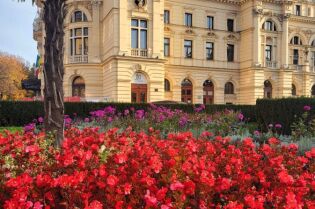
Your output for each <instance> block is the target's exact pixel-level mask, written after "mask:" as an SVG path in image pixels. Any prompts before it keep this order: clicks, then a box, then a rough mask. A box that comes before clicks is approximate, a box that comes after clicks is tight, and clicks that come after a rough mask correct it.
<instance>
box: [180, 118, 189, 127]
mask: <svg viewBox="0 0 315 209" xmlns="http://www.w3.org/2000/svg"><path fill="white" fill-rule="evenodd" d="M187 123H188V118H187V117H186V116H182V117H181V118H180V119H179V125H180V126H181V127H183V126H185V125H186V124H187Z"/></svg>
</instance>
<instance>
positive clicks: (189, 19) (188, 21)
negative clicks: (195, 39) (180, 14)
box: [185, 13, 192, 27]
mask: <svg viewBox="0 0 315 209" xmlns="http://www.w3.org/2000/svg"><path fill="white" fill-rule="evenodd" d="M185 26H187V27H192V14H191V13H185Z"/></svg>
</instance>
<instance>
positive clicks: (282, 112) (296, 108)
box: [256, 97, 315, 135]
mask: <svg viewBox="0 0 315 209" xmlns="http://www.w3.org/2000/svg"><path fill="white" fill-rule="evenodd" d="M306 105H308V106H311V107H312V109H311V115H314V113H315V99H314V98H306V97H299V98H283V99H258V100H257V102H256V111H257V114H256V115H257V122H258V124H259V125H260V128H261V129H262V130H264V131H266V130H267V128H268V125H269V124H273V125H274V124H277V123H279V124H281V125H282V127H283V134H287V135H289V134H291V125H292V124H293V123H294V122H295V121H296V120H297V119H298V118H299V117H300V116H301V115H302V114H303V113H304V106H306Z"/></svg>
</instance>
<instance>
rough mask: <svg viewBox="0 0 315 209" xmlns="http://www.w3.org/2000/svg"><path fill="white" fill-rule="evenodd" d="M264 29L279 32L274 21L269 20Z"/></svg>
mask: <svg viewBox="0 0 315 209" xmlns="http://www.w3.org/2000/svg"><path fill="white" fill-rule="evenodd" d="M262 29H264V30H266V31H277V26H276V24H275V23H274V22H273V21H271V20H267V21H266V22H264V24H263V27H262Z"/></svg>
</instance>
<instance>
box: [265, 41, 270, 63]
mask: <svg viewBox="0 0 315 209" xmlns="http://www.w3.org/2000/svg"><path fill="white" fill-rule="evenodd" d="M265 57H266V61H272V46H271V45H266V48H265Z"/></svg>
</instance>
